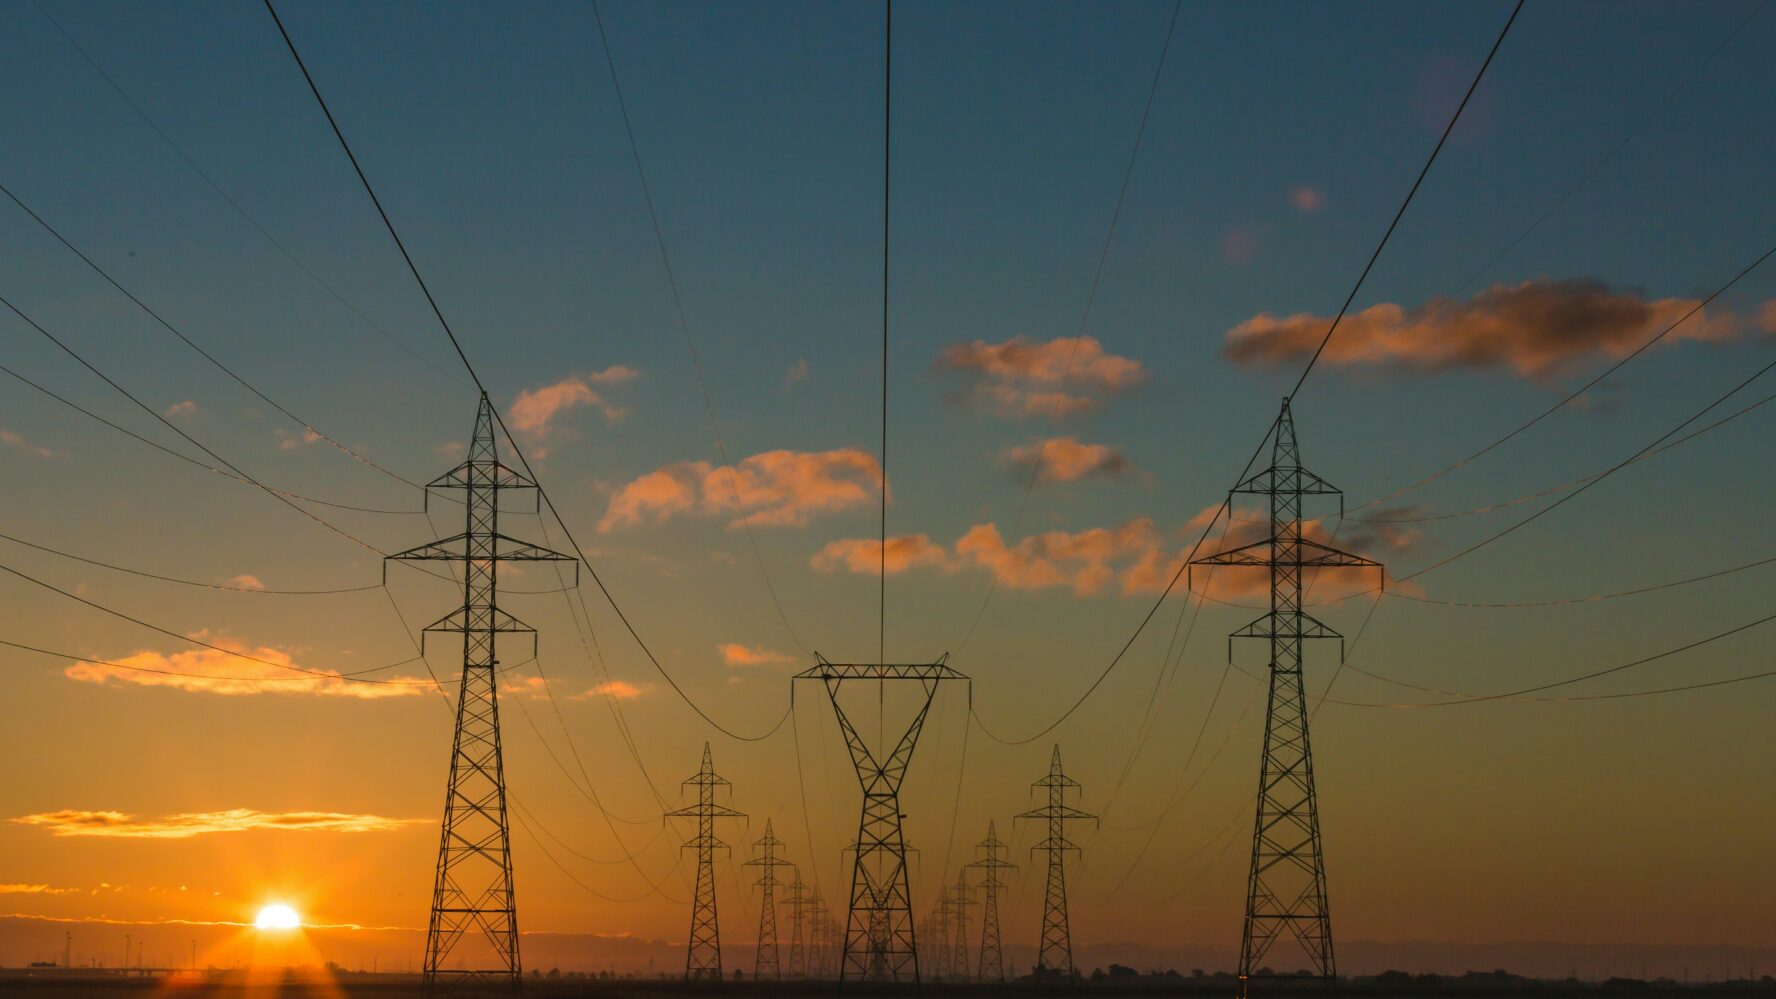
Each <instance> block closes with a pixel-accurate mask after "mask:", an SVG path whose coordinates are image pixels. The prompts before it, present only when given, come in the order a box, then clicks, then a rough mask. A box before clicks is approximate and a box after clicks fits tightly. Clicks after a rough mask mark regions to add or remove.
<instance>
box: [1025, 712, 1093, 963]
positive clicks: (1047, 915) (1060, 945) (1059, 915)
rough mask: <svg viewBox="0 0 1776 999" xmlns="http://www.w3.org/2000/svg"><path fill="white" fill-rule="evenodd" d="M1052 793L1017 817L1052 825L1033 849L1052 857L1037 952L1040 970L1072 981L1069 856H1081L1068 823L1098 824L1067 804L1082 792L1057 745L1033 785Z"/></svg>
mask: <svg viewBox="0 0 1776 999" xmlns="http://www.w3.org/2000/svg"><path fill="white" fill-rule="evenodd" d="M1030 787H1031V788H1042V789H1044V790H1046V791H1047V792H1048V803H1047V804H1045V805H1043V806H1042V807H1041V808H1033V809H1031V810H1030V811H1027V812H1024V813H1022V814H1020V815H1018V816H1017V817H1018V818H1020V819H1043V820H1045V821H1047V822H1048V835H1047V836H1045V837H1044V838H1043V839H1042V841H1041V842H1039V843H1037V844H1036V845H1035V846H1033V847H1031V848H1030V852H1031V853H1035V852H1036V851H1037V850H1042V851H1044V852H1046V853H1047V854H1048V891H1047V893H1046V894H1045V895H1044V896H1043V899H1042V947H1041V949H1040V950H1039V951H1038V953H1037V957H1036V970H1037V974H1039V975H1040V974H1041V973H1042V972H1043V970H1044V969H1046V970H1047V971H1049V972H1052V973H1055V974H1059V975H1062V976H1064V977H1065V978H1067V979H1069V980H1071V979H1072V978H1073V939H1072V935H1071V933H1070V931H1069V929H1068V925H1067V854H1069V853H1078V852H1079V847H1078V846H1076V845H1075V844H1074V843H1073V842H1072V841H1070V840H1068V839H1067V823H1068V822H1069V821H1073V820H1078V819H1091V820H1092V821H1093V822H1096V821H1097V816H1095V815H1092V814H1091V813H1089V812H1082V811H1080V810H1079V809H1077V808H1074V807H1073V806H1071V805H1069V804H1067V800H1066V799H1067V792H1068V791H1078V790H1079V782H1078V781H1076V780H1074V779H1072V778H1071V777H1068V776H1067V775H1066V774H1065V773H1063V772H1062V771H1061V747H1060V746H1059V745H1056V746H1055V748H1054V756H1053V758H1052V759H1050V761H1049V764H1048V776H1046V777H1044V778H1042V779H1041V780H1039V781H1036V782H1035V783H1033V784H1031V785H1030Z"/></svg>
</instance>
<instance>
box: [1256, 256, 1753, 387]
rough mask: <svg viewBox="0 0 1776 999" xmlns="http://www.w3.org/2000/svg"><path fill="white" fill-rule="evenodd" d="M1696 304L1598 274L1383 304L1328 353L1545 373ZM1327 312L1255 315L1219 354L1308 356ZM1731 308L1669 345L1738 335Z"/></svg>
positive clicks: (1671, 338) (1623, 343)
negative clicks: (1626, 287)
mask: <svg viewBox="0 0 1776 999" xmlns="http://www.w3.org/2000/svg"><path fill="white" fill-rule="evenodd" d="M1695 305H1696V300H1695V299H1689V298H1660V299H1647V298H1644V297H1642V296H1641V295H1638V294H1635V293H1633V292H1618V291H1612V290H1610V289H1609V288H1608V287H1607V286H1605V285H1604V284H1602V283H1601V282H1598V281H1593V280H1568V281H1549V280H1545V279H1542V280H1535V281H1526V282H1524V283H1523V284H1518V285H1495V286H1493V287H1491V288H1488V289H1486V290H1485V291H1483V292H1481V293H1479V294H1478V295H1475V296H1474V297H1473V298H1471V299H1469V300H1468V301H1466V302H1433V303H1431V304H1429V305H1424V306H1420V307H1418V308H1415V309H1407V308H1404V307H1402V306H1399V305H1394V304H1389V303H1383V304H1381V305H1373V306H1370V307H1369V308H1367V309H1364V310H1363V311H1361V312H1358V313H1355V314H1353V315H1349V316H1346V317H1345V319H1344V321H1343V322H1341V323H1340V324H1339V326H1338V335H1337V336H1335V337H1333V338H1332V341H1331V343H1330V344H1328V345H1327V347H1326V353H1325V359H1326V360H1327V361H1332V362H1346V363H1348V362H1358V361H1361V362H1363V363H1365V364H1369V365H1372V366H1374V367H1377V368H1381V369H1384V370H1390V371H1397V372H1410V373H1430V372H1437V371H1446V370H1449V369H1452V368H1466V369H1472V370H1491V369H1498V368H1503V369H1507V370H1509V371H1511V372H1512V373H1513V374H1516V375H1518V376H1520V377H1523V378H1530V379H1535V380H1545V379H1548V378H1553V377H1557V376H1559V375H1562V374H1566V373H1568V372H1570V371H1573V370H1575V369H1577V368H1580V367H1582V366H1583V365H1584V364H1585V363H1586V362H1588V361H1592V360H1597V359H1611V360H1613V359H1619V358H1621V357H1624V356H1626V355H1627V354H1629V353H1630V352H1632V351H1633V350H1634V349H1635V348H1637V347H1639V346H1640V345H1641V344H1642V343H1644V342H1645V341H1647V340H1649V339H1651V338H1652V337H1653V336H1654V335H1655V334H1657V333H1658V332H1659V331H1660V330H1663V329H1664V328H1665V327H1667V326H1669V325H1670V324H1672V323H1673V322H1676V321H1677V320H1678V319H1679V318H1680V317H1682V316H1683V315H1684V314H1685V313H1686V312H1688V311H1689V310H1690V309H1692V308H1694V307H1695ZM1329 323H1330V319H1329V318H1328V317H1323V316H1314V315H1309V314H1307V313H1297V314H1295V315H1292V316H1286V317H1277V316H1272V315H1269V314H1259V315H1257V316H1254V317H1252V318H1251V319H1248V320H1246V321H1245V322H1243V323H1240V324H1239V325H1238V326H1235V327H1234V328H1233V329H1231V330H1228V331H1227V342H1226V345H1225V346H1224V348H1223V352H1224V353H1225V354H1226V355H1227V356H1228V357H1229V358H1230V359H1232V360H1233V361H1234V362H1236V363H1238V364H1244V365H1250V366H1254V367H1276V366H1278V365H1281V364H1288V363H1294V362H1296V361H1299V360H1305V359H1306V358H1307V357H1309V356H1310V355H1312V354H1313V352H1314V350H1315V349H1317V348H1318V347H1319V345H1320V342H1321V340H1322V339H1324V337H1325V335H1326V329H1327V326H1328V325H1329ZM1739 329H1740V324H1739V322H1738V321H1737V320H1736V319H1735V318H1734V317H1733V316H1732V315H1731V314H1712V313H1709V312H1708V311H1707V310H1702V311H1699V312H1697V313H1696V315H1695V316H1693V317H1691V318H1690V319H1689V320H1688V321H1686V322H1684V323H1683V325H1681V326H1679V327H1677V328H1676V329H1675V330H1672V332H1671V333H1670V334H1669V335H1668V336H1667V337H1666V341H1667V342H1676V341H1679V340H1699V341H1707V342H1719V341H1725V340H1732V339H1734V338H1736V337H1737V336H1738V335H1739Z"/></svg>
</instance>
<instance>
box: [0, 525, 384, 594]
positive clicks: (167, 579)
mask: <svg viewBox="0 0 1776 999" xmlns="http://www.w3.org/2000/svg"><path fill="white" fill-rule="evenodd" d="M0 540H5V541H10V542H12V543H13V544H15V545H23V546H24V547H26V548H32V549H35V550H37V551H40V552H44V553H46V554H49V555H55V556H59V557H61V558H65V559H70V560H72V561H75V562H81V563H84V564H86V565H91V566H97V567H99V568H101V569H110V570H111V571H112V572H122V573H127V574H129V575H131V576H141V577H143V578H145V579H156V580H159V581H161V582H163V583H178V584H180V585H181V586H196V587H201V588H203V589H207V590H228V591H230V592H233V593H258V594H262V595H265V596H319V595H323V594H332V593H362V592H364V591H365V590H379V589H381V588H382V584H380V583H372V584H370V585H369V586H341V587H334V588H332V589H323V590H278V589H272V588H270V587H266V586H230V585H228V584H226V583H206V582H203V581H202V580H196V579H180V578H178V577H176V576H163V575H161V574H159V573H155V572H147V571H144V570H142V569H130V568H126V567H124V566H121V565H113V564H111V563H109V562H100V561H98V560H97V559H90V558H85V557H83V556H80V555H75V554H74V553H72V552H65V551H61V550H60V549H57V548H50V547H48V546H46V545H40V544H36V543H34V542H30V541H26V540H25V539H23V538H15V537H13V536H12V535H10V534H0Z"/></svg>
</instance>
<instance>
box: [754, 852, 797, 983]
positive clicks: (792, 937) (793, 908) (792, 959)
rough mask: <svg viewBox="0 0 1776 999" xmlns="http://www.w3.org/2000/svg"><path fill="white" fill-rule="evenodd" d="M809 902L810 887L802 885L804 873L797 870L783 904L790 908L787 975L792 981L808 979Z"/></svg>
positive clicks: (791, 879)
mask: <svg viewBox="0 0 1776 999" xmlns="http://www.w3.org/2000/svg"><path fill="white" fill-rule="evenodd" d="M808 901H809V899H808V886H807V885H804V884H802V872H801V871H800V870H797V871H796V872H795V874H794V875H793V876H791V878H790V882H789V898H788V899H786V900H785V901H784V903H783V904H784V905H786V906H788V907H789V968H788V970H787V972H786V973H785V974H786V976H787V977H789V978H791V979H801V978H806V977H808V935H807V917H808ZM761 935H762V934H761Z"/></svg>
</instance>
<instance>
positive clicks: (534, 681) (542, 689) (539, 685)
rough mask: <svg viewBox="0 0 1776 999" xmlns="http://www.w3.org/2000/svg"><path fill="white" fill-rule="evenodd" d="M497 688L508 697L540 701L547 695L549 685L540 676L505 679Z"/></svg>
mask: <svg viewBox="0 0 1776 999" xmlns="http://www.w3.org/2000/svg"><path fill="white" fill-rule="evenodd" d="M499 689H500V693H502V694H505V695H506V696H508V697H522V698H524V699H525V700H527V701H540V700H543V699H544V698H546V697H548V696H549V685H548V683H546V682H545V681H544V680H543V678H542V677H540V676H527V677H522V678H520V679H517V680H507V681H506V682H504V683H502V684H500V688H499Z"/></svg>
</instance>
